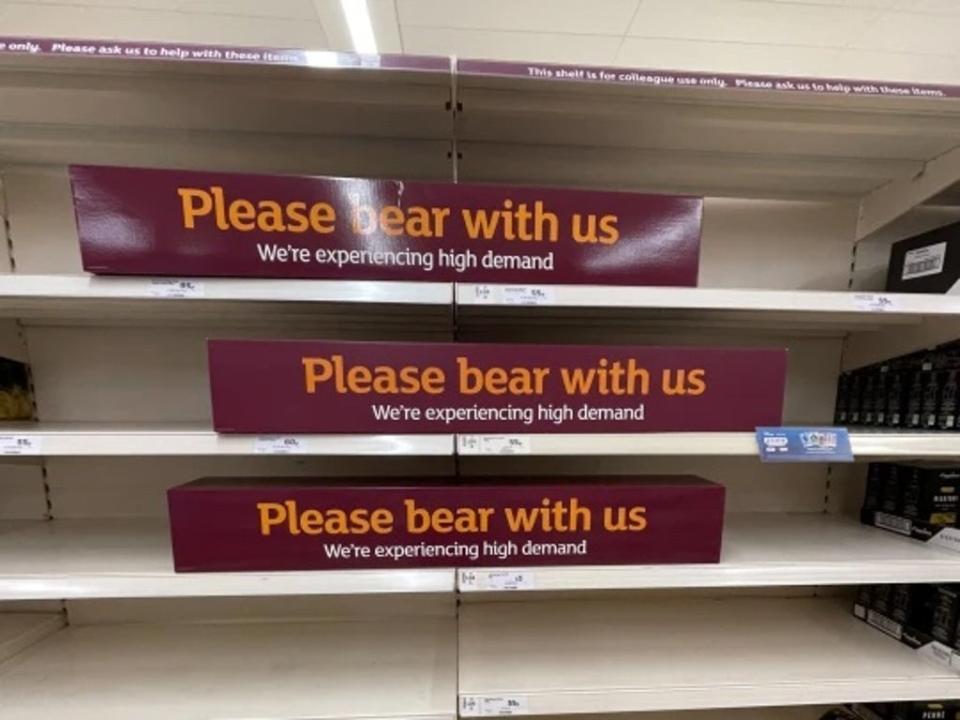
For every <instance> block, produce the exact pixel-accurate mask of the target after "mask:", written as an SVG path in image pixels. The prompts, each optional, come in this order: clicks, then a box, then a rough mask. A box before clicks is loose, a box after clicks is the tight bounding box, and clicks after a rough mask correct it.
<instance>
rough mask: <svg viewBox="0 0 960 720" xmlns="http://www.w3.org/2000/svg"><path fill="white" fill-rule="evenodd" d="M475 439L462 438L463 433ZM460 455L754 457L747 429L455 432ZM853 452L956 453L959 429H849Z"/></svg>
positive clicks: (869, 455)
mask: <svg viewBox="0 0 960 720" xmlns="http://www.w3.org/2000/svg"><path fill="white" fill-rule="evenodd" d="M466 437H470V438H476V439H478V442H476V443H470V444H469V447H470V449H467V445H468V444H467V443H465V442H464V440H463V438H466ZM460 438H461V440H460V442H459V444H458V447H459V448H460V450H459V452H460V454H461V455H502V454H504V453H503V442H501V440H502V439H504V438H518V439H519V444H520V446H521V447H522V450H520V451H519V452H517V453H516V454H525V455H568V456H579V455H602V456H617V455H624V456H628V455H629V456H673V455H685V456H694V455H696V456H707V457H719V456H727V457H757V456H758V451H757V442H756V437H755V435H754V434H753V433H752V432H671V433H596V434H583V435H579V434H572V433H571V434H556V435H521V434H514V435H506V436H504V435H470V436H464V435H461V436H460ZM850 443H851V446H852V447H853V454H854V456H855V457H856V458H857V459H858V460H871V459H878V458H888V457H889V458H921V457H929V458H937V457H941V458H960V434H957V433H948V432H939V433H923V432H911V431H903V432H896V431H892V430H891V431H884V430H875V431H872V430H870V429H864V430H857V429H853V430H851V433H850Z"/></svg>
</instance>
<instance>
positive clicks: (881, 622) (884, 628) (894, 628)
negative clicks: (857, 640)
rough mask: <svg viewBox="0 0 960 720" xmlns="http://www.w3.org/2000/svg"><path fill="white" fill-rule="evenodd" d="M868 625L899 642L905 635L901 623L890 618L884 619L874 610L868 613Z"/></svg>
mask: <svg viewBox="0 0 960 720" xmlns="http://www.w3.org/2000/svg"><path fill="white" fill-rule="evenodd" d="M867 623H868V624H870V625H872V626H873V627H875V628H876V629H877V630H880V631H881V632H885V633H886V634H887V635H890V636H892V637H895V638H896V639H897V640H899V639H900V636H901V635H902V634H903V626H901V625H900V623H898V622H896V621H894V620H891V619H890V618H888V617H884V616H883V615H880V614H879V613H876V612H874V611H873V610H870V611H868V612H867Z"/></svg>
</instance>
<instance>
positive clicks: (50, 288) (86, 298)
mask: <svg viewBox="0 0 960 720" xmlns="http://www.w3.org/2000/svg"><path fill="white" fill-rule="evenodd" d="M179 283H186V287H182V288H181V287H178V286H177V284H179ZM452 296H453V289H452V286H451V285H450V284H448V283H414V282H372V281H361V280H356V281H350V280H253V279H242V280H240V279H232V278H175V279H171V278H130V277H94V276H89V275H16V274H9V275H0V317H9V318H17V319H20V320H24V321H27V322H70V323H76V322H87V323H101V324H102V323H104V322H111V321H112V322H120V323H148V324H149V323H163V322H180V323H191V324H203V323H211V322H220V323H233V324H236V323H241V324H245V325H256V324H266V323H276V322H280V323H294V322H299V323H301V324H302V323H307V322H312V323H317V322H318V321H328V322H329V321H331V320H336V319H341V320H342V319H344V318H351V319H355V320H358V321H363V320H364V318H365V317H366V318H369V319H374V318H377V319H379V320H380V321H383V320H384V318H385V317H386V318H389V317H390V316H391V315H392V316H395V317H404V316H405V315H406V316H412V317H417V315H419V316H420V317H422V318H425V319H432V320H434V321H442V320H444V319H446V318H447V317H448V316H449V313H450V312H451V309H450V305H451V302H452Z"/></svg>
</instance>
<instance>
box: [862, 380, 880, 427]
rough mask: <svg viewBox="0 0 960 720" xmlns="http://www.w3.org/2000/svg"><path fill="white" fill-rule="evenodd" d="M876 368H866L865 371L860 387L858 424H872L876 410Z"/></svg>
mask: <svg viewBox="0 0 960 720" xmlns="http://www.w3.org/2000/svg"><path fill="white" fill-rule="evenodd" d="M878 375H879V371H878V370H877V368H868V369H867V370H866V371H865V374H864V379H863V384H862V385H861V388H860V424H861V425H868V426H869V425H873V424H874V422H875V420H876V410H877V376H878Z"/></svg>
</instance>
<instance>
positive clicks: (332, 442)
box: [0, 423, 960, 460]
mask: <svg viewBox="0 0 960 720" xmlns="http://www.w3.org/2000/svg"><path fill="white" fill-rule="evenodd" d="M4 436H7V437H17V438H24V439H26V440H27V441H28V444H27V445H25V446H24V447H23V448H22V449H20V450H19V451H17V453H16V454H17V455H22V456H48V457H55V456H63V457H124V456H173V457H175V456H201V455H207V456H218V455H222V456H246V455H271V454H286V452H285V451H284V452H280V451H279V449H278V444H277V443H272V442H271V439H278V440H279V439H283V438H294V439H296V440H297V445H298V449H297V450H296V451H295V452H293V453H291V454H293V455H306V456H310V455H315V456H324V455H326V456H343V457H350V456H371V455H375V456H379V455H387V456H407V457H427V456H451V455H453V454H454V446H455V443H454V436H453V435H220V434H217V433H215V432H213V431H212V430H211V429H209V427H208V426H207V427H204V426H203V425H201V424H200V423H176V424H170V423H166V424H164V423H141V424H137V423H125V424H110V423H7V424H5V425H3V426H2V428H0V437H4ZM467 437H477V438H481V439H490V442H480V443H479V444H477V445H476V446H471V447H467V446H466V444H465V443H463V442H461V443H460V444H459V447H458V448H457V452H458V453H459V454H460V455H464V456H482V455H486V456H498V455H501V454H502V451H501V444H500V443H496V442H493V441H495V440H497V439H498V438H502V437H506V436H498V435H476V436H472V435H471V436H467ZM510 437H519V438H521V439H522V440H523V443H524V449H523V450H522V452H521V453H520V454H524V455H534V456H584V455H599V456H607V455H609V456H631V457H644V456H650V457H672V456H678V455H683V456H688V457H694V456H703V457H742V458H753V457H757V455H758V452H757V443H756V438H755V436H754V435H753V433H742V432H710V433H703V432H696V433H694V432H690V433H623V434H615V433H596V434H583V435H575V434H557V435H521V436H510ZM851 445H852V447H853V452H854V455H855V456H856V457H857V458H859V459H861V460H868V459H880V458H917V457H931V458H960V436H954V435H952V434H948V433H930V432H926V433H925V432H910V431H903V432H896V431H882V430H877V431H870V430H864V431H857V430H854V431H853V432H852V433H851ZM11 454H12V451H11ZM2 457H3V456H2V455H0V458H2Z"/></svg>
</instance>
